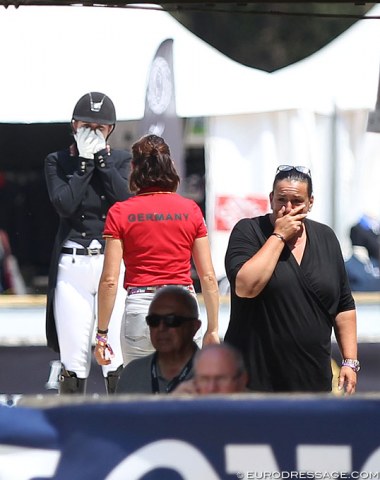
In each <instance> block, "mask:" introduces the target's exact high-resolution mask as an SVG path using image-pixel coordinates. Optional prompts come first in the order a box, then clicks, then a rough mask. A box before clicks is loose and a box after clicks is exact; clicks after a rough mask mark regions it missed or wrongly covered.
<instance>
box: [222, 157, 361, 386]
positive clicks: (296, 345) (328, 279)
mask: <svg viewBox="0 0 380 480" xmlns="http://www.w3.org/2000/svg"><path fill="white" fill-rule="evenodd" d="M269 200H270V206H271V209H272V212H271V213H268V214H266V215H263V216H258V217H254V218H244V219H242V220H240V221H239V222H238V223H237V224H236V225H235V227H234V228H233V230H232V232H231V236H230V239H229V244H228V248H227V253H226V258H225V267H226V272H227V277H228V279H229V281H230V284H231V289H230V291H231V314H230V322H229V326H228V328H227V332H226V334H225V337H224V341H225V342H227V343H229V344H231V345H233V346H235V348H237V349H238V350H239V351H240V352H241V353H242V355H243V358H244V361H245V364H246V365H247V369H248V374H249V382H248V388H249V389H250V390H253V391H264V392H297V391H298V392H331V390H332V371H331V334H332V329H334V333H335V337H336V340H337V343H338V345H339V348H340V351H341V355H342V365H341V369H340V374H339V381H338V382H339V383H338V388H339V389H340V390H342V389H343V388H345V390H346V393H347V394H352V393H354V392H355V387H356V380H357V377H356V374H357V372H358V371H359V368H360V365H359V361H358V360H357V335H356V310H355V302H354V299H353V297H352V294H351V290H350V286H349V283H348V278H347V274H346V271H345V268H344V261H343V256H342V252H341V248H340V244H339V241H338V239H337V237H336V235H335V233H334V232H333V230H332V229H331V228H330V227H329V226H327V225H323V224H322V223H319V222H316V221H314V220H310V219H309V218H308V215H309V212H310V210H311V209H312V207H313V204H314V196H313V188H312V180H311V173H310V170H309V169H308V168H307V167H303V166H293V165H280V166H279V167H278V168H277V171H276V174H275V177H274V182H273V186H272V191H271V193H270V195H269Z"/></svg>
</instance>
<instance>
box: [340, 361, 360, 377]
mask: <svg viewBox="0 0 380 480" xmlns="http://www.w3.org/2000/svg"><path fill="white" fill-rule="evenodd" d="M342 367H350V368H352V370H353V371H354V372H356V373H357V372H358V371H359V370H360V362H359V360H353V359H352V358H345V359H344V360H342Z"/></svg>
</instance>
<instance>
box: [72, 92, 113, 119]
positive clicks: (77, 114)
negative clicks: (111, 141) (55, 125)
mask: <svg viewBox="0 0 380 480" xmlns="http://www.w3.org/2000/svg"><path fill="white" fill-rule="evenodd" d="M73 120H80V121H82V122H90V123H99V124H100V125H115V123H116V111H115V106H114V104H113V102H112V100H111V99H110V98H109V97H107V95H105V94H104V93H100V92H90V93H86V95H83V97H81V98H80V99H79V100H78V102H77V104H76V105H75V107H74V111H73Z"/></svg>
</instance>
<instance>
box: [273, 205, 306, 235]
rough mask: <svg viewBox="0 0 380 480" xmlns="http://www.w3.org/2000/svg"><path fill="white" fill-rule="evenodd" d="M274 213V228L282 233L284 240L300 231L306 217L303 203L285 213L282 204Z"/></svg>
mask: <svg viewBox="0 0 380 480" xmlns="http://www.w3.org/2000/svg"><path fill="white" fill-rule="evenodd" d="M273 213H274V216H275V217H274V219H275V221H274V229H275V231H276V232H277V233H280V234H281V235H283V237H284V238H285V240H290V239H291V238H293V237H295V236H297V235H299V234H300V233H302V229H303V221H304V219H305V218H306V217H307V213H305V205H299V206H297V207H294V208H292V209H291V210H290V211H289V212H287V213H286V207H285V206H282V207H281V209H280V210H279V211H277V212H273Z"/></svg>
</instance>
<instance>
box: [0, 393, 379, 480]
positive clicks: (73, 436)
mask: <svg viewBox="0 0 380 480" xmlns="http://www.w3.org/2000/svg"><path fill="white" fill-rule="evenodd" d="M379 431H380V398H370V397H368V398H359V397H356V398H334V397H330V396H305V397H301V398H300V397H299V396H297V397H291V396H290V397H274V396H254V395H253V396H251V395H249V394H247V396H245V397H242V396H239V397H236V398H234V397H229V398H226V397H220V398H215V397H213V398H211V397H210V398H204V397H203V398H195V399H192V398H180V399H178V398H172V397H164V398H161V397H160V398H158V397H150V398H148V399H147V397H141V398H140V397H132V399H130V397H129V398H126V397H121V398H119V399H115V400H113V401H111V400H104V401H103V400H101V401H99V402H94V401H87V402H86V401H85V403H83V404H79V405H76V404H70V405H68V404H67V405H65V404H64V405H61V406H56V407H51V408H44V409H42V408H26V407H14V408H9V407H5V406H2V407H0V480H3V479H4V480H27V479H34V480H37V479H38V480H41V479H42V478H44V479H46V478H54V479H58V480H68V479H70V480H76V479H78V480H97V479H99V480H100V479H106V480H140V479H141V480H179V479H184V480H220V479H260V480H263V479H268V480H269V479H283V478H285V479H297V478H301V479H313V478H316V479H330V478H334V479H342V478H343V479H345V478H352V479H365V480H368V479H379V480H380V473H379V472H380V435H379Z"/></svg>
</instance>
